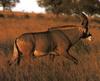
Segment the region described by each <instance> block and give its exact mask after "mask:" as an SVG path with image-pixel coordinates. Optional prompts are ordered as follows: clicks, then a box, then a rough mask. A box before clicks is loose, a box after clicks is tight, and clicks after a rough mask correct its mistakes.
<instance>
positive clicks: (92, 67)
mask: <svg viewBox="0 0 100 81" xmlns="http://www.w3.org/2000/svg"><path fill="white" fill-rule="evenodd" d="M89 21H90V24H89V27H90V31H91V32H92V35H93V41H92V42H91V43H88V42H86V41H84V40H83V41H79V42H78V43H77V44H76V45H75V46H74V47H73V48H72V49H71V50H70V53H71V54H72V55H73V56H75V57H77V59H78V60H79V64H78V65H75V64H74V63H73V62H71V61H70V60H68V59H66V58H64V57H63V56H57V57H56V58H55V60H54V62H52V61H51V60H50V59H49V56H45V57H41V58H36V59H35V60H34V61H33V62H31V63H26V60H22V62H21V65H19V66H17V65H12V66H9V65H8V64H7V61H8V60H9V59H10V57H11V55H12V52H13V42H14V39H15V38H16V37H17V36H19V35H21V34H22V33H24V32H40V31H47V30H48V28H50V27H55V26H56V27H57V26H62V25H68V24H73V25H80V22H81V21H80V19H79V18H78V17H72V16H65V17H62V16H60V17H58V18H57V17H55V16H54V15H51V14H45V15H43V14H34V13H32V14H28V13H18V12H16V13H8V12H7V13H3V12H1V13H0V81H100V36H99V34H100V19H92V18H89Z"/></svg>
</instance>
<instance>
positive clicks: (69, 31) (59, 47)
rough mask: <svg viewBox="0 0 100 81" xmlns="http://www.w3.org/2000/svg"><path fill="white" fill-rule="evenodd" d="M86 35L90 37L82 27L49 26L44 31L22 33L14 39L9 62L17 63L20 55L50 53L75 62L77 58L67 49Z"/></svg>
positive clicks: (37, 55) (28, 56) (35, 55)
mask: <svg viewBox="0 0 100 81" xmlns="http://www.w3.org/2000/svg"><path fill="white" fill-rule="evenodd" d="M88 37H89V38H90V37H91V34H90V33H88V32H85V33H84V29H83V28H82V27H72V28H67V27H66V28H50V29H48V31H45V32H35V33H24V34H22V35H21V36H19V37H17V38H16V39H15V42H14V52H13V55H12V58H11V60H10V64H12V63H14V62H15V61H17V63H18V64H19V63H20V56H21V55H23V56H24V57H26V58H27V59H30V56H34V57H41V56H45V55H50V54H52V55H54V56H55V55H63V56H65V57H66V58H68V59H70V60H72V61H73V62H74V63H76V64H77V63H78V60H77V59H76V58H75V57H73V56H72V55H71V54H70V53H69V50H70V48H71V47H72V46H73V45H74V44H76V43H77V42H78V41H79V40H80V39H82V38H84V39H85V38H88Z"/></svg>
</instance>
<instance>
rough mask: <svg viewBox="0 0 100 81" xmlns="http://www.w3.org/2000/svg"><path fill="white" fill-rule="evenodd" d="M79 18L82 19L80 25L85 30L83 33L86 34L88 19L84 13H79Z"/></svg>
mask: <svg viewBox="0 0 100 81" xmlns="http://www.w3.org/2000/svg"><path fill="white" fill-rule="evenodd" d="M81 17H82V23H81V25H82V27H83V28H84V29H85V33H87V32H88V17H87V15H86V13H85V12H82V13H81Z"/></svg>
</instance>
